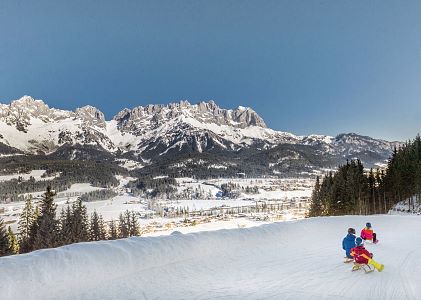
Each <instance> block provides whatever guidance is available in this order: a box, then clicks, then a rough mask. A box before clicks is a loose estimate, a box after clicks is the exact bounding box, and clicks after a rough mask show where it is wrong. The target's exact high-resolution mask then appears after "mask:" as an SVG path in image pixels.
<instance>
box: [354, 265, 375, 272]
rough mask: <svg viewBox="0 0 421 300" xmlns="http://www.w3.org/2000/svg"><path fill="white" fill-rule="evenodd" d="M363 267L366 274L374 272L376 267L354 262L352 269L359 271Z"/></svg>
mask: <svg viewBox="0 0 421 300" xmlns="http://www.w3.org/2000/svg"><path fill="white" fill-rule="evenodd" d="M361 269H363V270H364V272H365V273H366V274H367V273H371V272H374V268H372V267H371V266H370V265H366V264H359V263H354V265H353V266H352V270H351V271H352V272H354V271H358V270H361Z"/></svg>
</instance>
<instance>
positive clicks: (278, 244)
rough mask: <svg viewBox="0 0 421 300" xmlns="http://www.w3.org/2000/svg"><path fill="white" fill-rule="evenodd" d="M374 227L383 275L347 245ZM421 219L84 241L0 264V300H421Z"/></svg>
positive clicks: (327, 221)
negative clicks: (350, 260)
mask: <svg viewBox="0 0 421 300" xmlns="http://www.w3.org/2000/svg"><path fill="white" fill-rule="evenodd" d="M368 221H370V222H371V223H372V224H373V226H374V229H375V231H377V233H378V235H379V239H380V243H379V244H377V245H367V248H368V250H369V251H372V252H373V253H374V258H375V259H376V260H377V261H379V262H381V263H384V264H385V266H386V267H385V270H384V271H383V272H382V273H378V272H377V271H376V272H374V273H370V274H364V273H363V272H351V271H350V269H351V265H350V264H344V263H343V262H342V261H343V256H344V252H343V251H342V249H341V242H342V238H343V237H344V236H345V233H346V230H347V228H348V227H354V228H356V229H357V232H358V231H359V230H360V229H361V228H362V227H363V226H364V224H365V223H366V222H368ZM420 225H421V218H420V217H417V216H369V217H366V216H345V217H330V218H312V219H306V220H301V221H294V222H284V223H275V224H269V225H262V226H260V227H254V228H245V229H234V230H220V231H213V232H200V233H192V234H185V235H184V234H173V235H170V236H162V237H147V238H145V237H143V238H130V239H124V240H118V241H107V242H95V243H81V244H75V245H70V246H66V247H61V248H58V249H49V250H41V251H37V252H34V253H31V254H27V255H20V256H14V257H6V258H1V259H0V298H1V299H57V298H60V299H421V287H420V286H419V284H418V281H419V274H420V272H421V258H420V255H419V253H421V234H419V228H420Z"/></svg>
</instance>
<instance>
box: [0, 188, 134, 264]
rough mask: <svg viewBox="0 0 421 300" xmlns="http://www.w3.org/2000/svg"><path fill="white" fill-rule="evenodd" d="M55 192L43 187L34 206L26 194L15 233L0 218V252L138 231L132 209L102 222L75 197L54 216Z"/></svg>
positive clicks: (32, 248) (110, 236)
mask: <svg viewBox="0 0 421 300" xmlns="http://www.w3.org/2000/svg"><path fill="white" fill-rule="evenodd" d="M54 195H55V192H54V191H53V190H52V189H51V187H47V191H46V192H45V193H44V195H43V198H42V201H41V204H40V205H39V206H35V205H34V203H33V201H32V199H31V198H30V197H29V198H28V199H26V201H25V205H24V208H23V210H22V212H21V214H20V217H19V222H18V232H17V235H15V234H14V233H13V232H12V230H11V228H10V226H9V227H8V228H7V229H6V226H5V224H4V221H3V220H2V219H1V218H0V256H5V255H12V254H18V253H28V252H31V251H34V250H38V249H44V248H53V247H59V246H64V245H68V244H73V243H79V242H88V241H99V240H114V239H119V238H126V237H130V236H138V235H140V227H139V223H138V216H137V215H136V213H135V212H129V211H128V210H127V211H125V212H124V213H120V216H119V218H118V221H114V220H113V221H111V222H109V224H105V222H104V220H103V217H102V216H101V215H100V214H99V213H97V212H96V211H94V212H93V213H92V214H91V215H90V216H88V212H87V209H86V206H85V205H83V203H82V200H81V199H80V198H79V199H78V200H77V201H76V202H74V203H73V204H71V205H67V207H66V208H63V209H62V210H61V212H60V214H59V215H58V216H57V213H56V209H57V205H56V204H54V202H53V200H54Z"/></svg>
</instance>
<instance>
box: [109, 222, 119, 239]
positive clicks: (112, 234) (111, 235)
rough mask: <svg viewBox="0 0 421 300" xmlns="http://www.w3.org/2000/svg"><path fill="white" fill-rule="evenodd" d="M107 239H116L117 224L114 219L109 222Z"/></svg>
mask: <svg viewBox="0 0 421 300" xmlns="http://www.w3.org/2000/svg"><path fill="white" fill-rule="evenodd" d="M108 239H109V240H116V239H118V231H117V226H116V224H115V221H114V220H112V221H111V222H110V229H109V234H108Z"/></svg>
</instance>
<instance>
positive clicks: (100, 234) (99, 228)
mask: <svg viewBox="0 0 421 300" xmlns="http://www.w3.org/2000/svg"><path fill="white" fill-rule="evenodd" d="M90 237H91V241H100V240H104V239H105V229H104V222H103V220H102V217H101V216H100V215H99V214H98V213H97V212H96V211H94V212H93V213H92V215H91V225H90Z"/></svg>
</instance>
